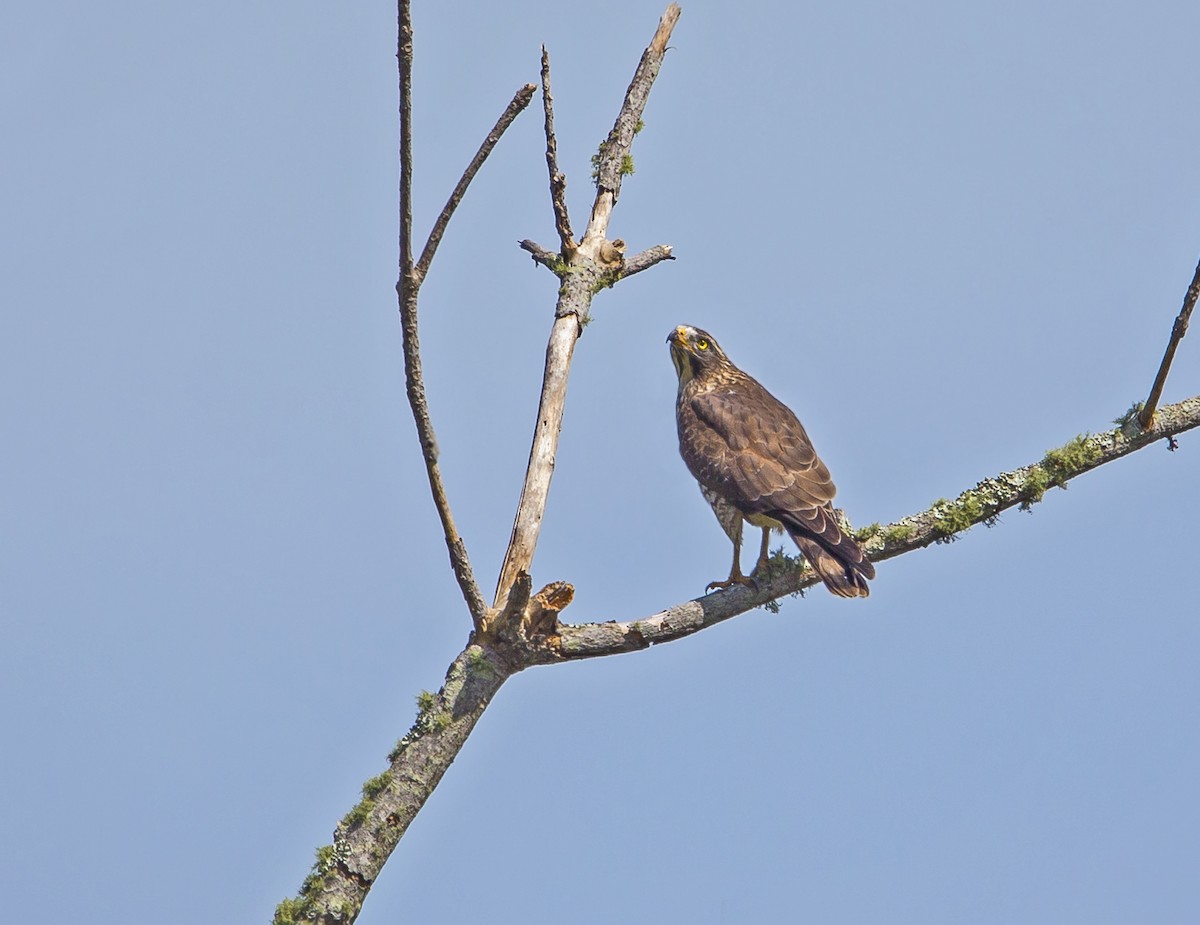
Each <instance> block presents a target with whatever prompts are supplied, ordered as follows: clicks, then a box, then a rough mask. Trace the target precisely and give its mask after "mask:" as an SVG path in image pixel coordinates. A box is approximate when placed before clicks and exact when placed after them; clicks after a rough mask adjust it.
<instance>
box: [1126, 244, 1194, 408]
mask: <svg viewBox="0 0 1200 925" xmlns="http://www.w3.org/2000/svg"><path fill="white" fill-rule="evenodd" d="M1197 298H1200V263H1198V264H1196V272H1195V274H1193V276H1192V284H1191V285H1190V286H1188V291H1187V294H1186V295H1185V296H1184V297H1183V307H1182V308H1181V309H1180V310H1179V315H1178V316H1177V317H1176V318H1175V324H1174V326H1173V327H1172V328H1171V339H1170V341H1168V343H1167V351H1166V353H1164V354H1163V358H1162V363H1160V364H1159V366H1158V375H1157V376H1155V377H1154V385H1153V386H1151V388H1150V397H1149V398H1147V399H1146V404H1145V405H1144V406H1143V407H1142V410H1141V411H1140V412H1138V423H1139V424H1140V425H1141V426H1142V430H1147V429H1149V427H1150V425H1151V424H1153V423H1154V411H1155V409H1156V408H1158V400H1159V399H1160V398H1162V393H1163V387H1164V386H1165V385H1166V384H1167V373H1169V372H1170V371H1171V363H1172V362H1173V361H1174V359H1175V349H1176V348H1177V347H1178V346H1179V342H1180V341H1181V340H1183V335H1185V334H1186V333H1187V329H1188V321H1189V320H1190V319H1191V317H1192V309H1193V308H1195V307H1196V300H1197Z"/></svg>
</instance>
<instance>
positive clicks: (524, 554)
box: [492, 3, 680, 611]
mask: <svg viewBox="0 0 1200 925" xmlns="http://www.w3.org/2000/svg"><path fill="white" fill-rule="evenodd" d="M679 13H680V10H679V7H678V5H676V4H674V3H672V4H670V5H669V6H668V7H667V10H666V12H665V13H663V16H662V19H661V20H660V21H659V24H658V28H657V30H656V31H655V33H654V37H653V38H652V39H651V41H650V45H649V46H648V47H647V49H646V51H645V52H644V53H643V55H642V58H641V61H640V62H639V64H638V66H637V69H636V71H635V72H634V76H633V81H632V82H631V83H630V85H629V90H628V91H627V92H626V94H625V101H624V103H623V104H622V106H621V110H620V112H619V114H618V115H617V120H616V123H615V125H614V127H613V130H612V132H611V133H609V138H608V140H607V141H606V142H605V143H604V145H602V146H601V149H600V157H599V161H598V164H597V171H598V173H597V175H598V176H599V177H601V178H603V182H598V183H597V193H596V202H595V205H594V206H593V208H592V216H591V221H590V222H589V223H588V230H587V233H586V234H585V236H584V240H583V241H582V242H581V243H580V245H579V247H578V248H577V249H574V250H570V249H567V250H570V252H569V253H568V252H566V251H564V253H563V254H562V258H563V259H562V261H561V262H559V263H556V262H554V261H553V260H552V259H550V258H547V257H546V256H545V251H544V250H543V249H541V248H539V247H538V246H537V245H534V244H533V242H531V241H530V242H523V243H522V245H521V246H522V247H525V249H526V250H529V251H530V253H532V254H533V257H534V259H535V260H537V261H538V262H539V263H543V264H544V265H546V266H549V267H550V268H551V269H552V270H554V272H555V274H556V275H557V276H558V277H559V279H560V280H561V282H562V284H561V286H560V287H559V290H558V303H557V305H556V306H555V310H554V324H553V325H552V326H551V328H550V338H549V341H548V343H547V345H546V365H545V369H544V371H543V375H542V394H541V397H540V399H539V401H538V412H537V423H536V424H535V426H534V433H533V442H532V445H531V447H530V450H529V464H528V466H527V467H526V470H525V481H524V484H523V485H522V486H521V499H520V501H519V502H518V504H517V513H516V516H515V517H514V518H513V529H512V536H511V538H510V539H509V543H508V549H507V551H506V552H505V556H504V564H503V565H502V566H501V568H500V578H499V580H498V581H497V582H496V595H495V598H494V600H493V603H492V606H493V609H494V610H496V611H506V610H507V607H506V602H507V600H508V595H509V591H510V590H511V589H512V587H513V583H514V582H515V581H516V580H517V576H518V575H520V574H521V573H522V572H525V573H528V572H529V571H530V567H531V565H532V563H533V554H534V551H535V550H536V548H537V541H538V536H539V534H540V532H541V527H542V518H543V517H544V516H545V512H546V499H547V498H548V497H549V494H550V481H551V479H552V478H553V476H554V464H555V458H556V456H557V453H558V438H559V434H560V433H561V431H562V418H563V412H564V410H565V407H566V398H567V378H568V375H569V373H570V369H571V357H572V356H573V354H574V351H575V342H576V341H577V340H578V339H579V335H580V334H581V333H582V331H583V327H584V325H585V324H587V322H588V318H589V312H590V309H591V304H592V298H593V296H594V295H595V294H596V293H597V292H598V291H599V290H601V289H603V288H606V287H608V286H611V285H612V284H613V283H614V282H616V281H617V280H618V279H620V278H621V275H622V274H621V267H622V266H623V262H624V261H623V257H622V248H623V247H624V244H623V242H615V241H608V240H607V239H606V238H605V234H606V232H607V230H608V222H609V218H610V217H611V215H612V207H613V204H614V203H615V202H616V199H617V194H618V192H619V190H620V186H621V184H620V179H619V172H620V169H621V167H622V165H623V164H624V163H625V159H626V158H627V157H628V156H629V149H630V146H631V145H632V143H633V136H634V134H636V129H637V127H638V126H640V124H641V120H642V112H643V110H644V109H645V106H646V99H647V97H648V96H649V93H650V89H651V87H652V86H653V84H654V78H655V77H656V76H657V75H658V71H659V67H660V66H661V65H662V59H663V55H664V53H665V52H666V47H667V42H668V40H669V39H670V37H671V30H672V29H674V27H675V23H676V21H677V20H678V19H679ZM547 75H548V72H547ZM547 79H548V77H547ZM549 116H550V110H549V109H547V165H548V167H549V169H550V171H551V199H552V200H553V199H554V196H555V194H554V174H555V172H556V166H557V165H556V163H555V162H554V161H552V159H551V157H550V152H551V138H552V135H551V129H552V122H551V121H550V118H549ZM614 169H616V170H617V172H618V177H617V179H616V180H613V179H612V176H611V175H612V172H613V170H614ZM565 208H566V207H565V205H564V206H563V209H564V213H565ZM556 210H557V205H556ZM556 222H557V211H556ZM559 231H560V234H561V232H562V228H561V227H560V228H559ZM527 244H528V245H530V246H528V247H527V246H526V245H527ZM618 245H619V246H618ZM662 250H663V251H665V253H663V255H662V256H661V257H660V259H666V257H668V256H669V255H670V249H669V248H664V249H662ZM539 254H541V255H542V256H540V257H539ZM653 262H655V263H657V262H659V261H658V260H655V261H653ZM649 265H651V264H650V262H646V263H645V266H640V267H639V268H640V269H645V268H646V266H649ZM635 272H636V271H635ZM625 275H628V274H625Z"/></svg>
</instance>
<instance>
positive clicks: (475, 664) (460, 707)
mask: <svg viewBox="0 0 1200 925" xmlns="http://www.w3.org/2000/svg"><path fill="white" fill-rule="evenodd" d="M512 671H513V669H512V667H511V666H510V665H509V664H508V663H507V662H506V661H505V659H504V657H503V656H502V655H501V653H499V652H498V651H496V650H495V649H490V648H486V647H484V646H481V645H476V644H471V645H468V646H467V648H466V649H464V650H463V651H462V652H461V653H459V655H458V657H457V658H456V659H455V660H454V661H453V662H452V663H451V665H450V668H449V669H448V670H447V672H446V682H445V684H444V685H443V687H442V689H441V690H440V691H438V692H437V693H436V694H431V693H427V692H425V693H422V694H421V695H420V696H419V697H418V698H417V707H418V712H417V719H416V722H414V723H413V725H412V728H411V729H409V731H408V733H407V734H406V735H405V736H404V738H402V739H401V740H400V741H399V742H397V743H396V747H395V748H394V749H393V750H392V753H391V754H390V755H389V756H388V761H389V767H388V769H387V770H386V771H384V772H383V773H382V774H379V775H378V776H376V777H372V778H371V779H370V780H368V781H366V782H365V783H364V784H363V787H362V796H363V798H362V800H361V801H359V803H358V804H357V805H356V806H355V807H354V808H353V809H351V810H350V812H349V813H347V814H346V815H345V817H344V818H343V819H342V821H341V822H339V823H338V826H337V828H336V829H335V830H334V836H333V844H332V845H326V846H325V847H323V848H320V849H318V850H317V860H316V863H315V864H314V865H313V869H312V872H311V873H310V874H309V875H308V877H307V878H305V880H304V883H303V885H302V886H301V888H300V893H299V895H298V896H297V897H296V898H295V899H287V900H284V901H283V902H282V903H280V904H279V906H278V908H277V909H276V911H275V925H293V923H302V922H303V923H309V922H315V923H320V925H335V923H336V925H346V923H348V922H353V921H354V920H355V919H356V918H357V917H358V913H359V912H360V911H361V909H362V904H363V901H364V900H365V899H366V897H367V893H368V892H370V889H371V886H372V885H373V884H374V882H375V878H376V877H378V876H379V872H380V870H382V868H383V865H384V863H385V862H386V861H387V859H388V858H389V857H390V856H391V854H392V852H393V851H394V850H395V848H396V845H397V844H398V843H399V841H400V838H401V837H402V836H403V835H404V833H405V831H406V830H407V829H408V825H409V823H410V822H412V820H413V819H414V818H415V817H416V815H417V813H418V812H419V811H420V809H421V807H422V806H424V805H425V801H426V800H427V799H428V798H429V795H430V794H431V793H433V791H434V788H436V787H437V785H438V783H439V782H440V781H441V779H442V775H443V774H445V773H446V769H447V768H449V767H450V763H451V762H452V761H453V760H454V758H455V756H456V755H458V753H459V751H460V750H461V749H462V747H463V745H464V743H465V742H466V740H467V736H468V735H470V734H471V730H472V729H474V728H475V723H476V722H477V721H478V720H479V717H480V716H481V715H482V714H483V711H484V710H485V709H486V708H487V706H488V704H489V703H491V700H492V697H493V696H495V694H496V691H498V690H499V689H500V686H501V685H502V684H503V683H504V682H505V681H506V680H507V679H508V678H509V677H510V676H511V674H512Z"/></svg>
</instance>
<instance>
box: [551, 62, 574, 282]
mask: <svg viewBox="0 0 1200 925" xmlns="http://www.w3.org/2000/svg"><path fill="white" fill-rule="evenodd" d="M542 109H543V110H544V111H545V113H546V170H547V171H548V172H549V173H550V205H551V207H552V208H553V209H554V228H555V230H557V231H558V240H559V242H560V243H561V244H562V250H561V253H562V255H563V258H564V259H566V260H570V259H571V255H572V254H573V253H574V251H575V248H576V247H577V245H576V244H575V239H574V237H573V236H572V233H571V216H570V215H569V214H568V213H567V178H566V177H565V176H563V172H562V171H561V170H559V169H558V142H557V141H556V140H555V138H554V97H553V96H551V95H550V53H549V52H548V51H546V46H545V45H543V46H542Z"/></svg>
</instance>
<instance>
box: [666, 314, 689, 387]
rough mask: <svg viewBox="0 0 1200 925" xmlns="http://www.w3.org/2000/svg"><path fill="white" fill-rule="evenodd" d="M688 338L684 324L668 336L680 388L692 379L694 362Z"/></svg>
mask: <svg viewBox="0 0 1200 925" xmlns="http://www.w3.org/2000/svg"><path fill="white" fill-rule="evenodd" d="M687 337H688V329H687V328H686V327H685V326H684V325H682V324H681V325H679V327H677V328H676V329H675V330H674V331H672V332H671V333H670V334H668V335H667V344H668V346H670V348H671V362H672V363H674V364H675V372H676V374H678V376H679V386H680V388H682V387H683V384H684V383H685V382H687V381H688V380H689V379H691V378H692V362H691V355H690V352H689V351H688V348H687Z"/></svg>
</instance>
